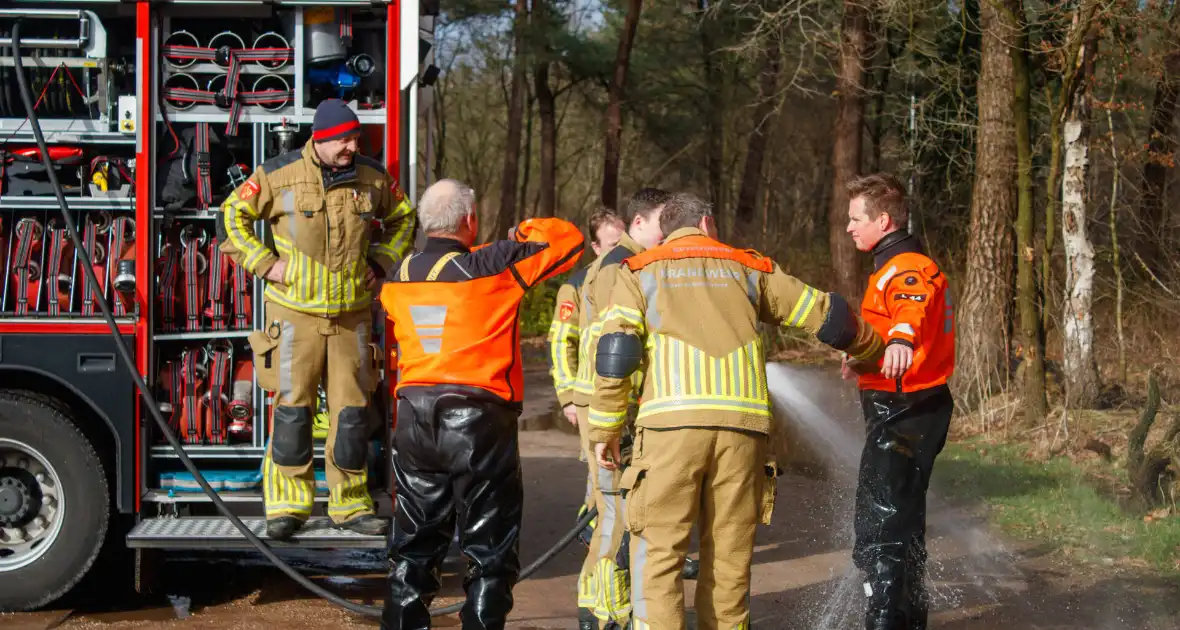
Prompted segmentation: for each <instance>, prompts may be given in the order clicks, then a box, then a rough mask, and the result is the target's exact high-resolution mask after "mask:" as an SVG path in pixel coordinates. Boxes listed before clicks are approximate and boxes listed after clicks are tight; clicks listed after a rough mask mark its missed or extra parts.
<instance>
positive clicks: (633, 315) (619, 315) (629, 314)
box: [599, 305, 644, 332]
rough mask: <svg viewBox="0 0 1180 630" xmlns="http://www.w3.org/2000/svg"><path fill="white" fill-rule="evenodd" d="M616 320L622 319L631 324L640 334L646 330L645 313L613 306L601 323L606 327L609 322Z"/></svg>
mask: <svg viewBox="0 0 1180 630" xmlns="http://www.w3.org/2000/svg"><path fill="white" fill-rule="evenodd" d="M614 319H621V320H623V321H625V322H627V323H629V324H633V325H634V326H635V327H636V328H638V329H639V330H640V332H643V330H644V325H643V313H640V312H639V311H638V310H636V309H633V308H631V307H629V306H619V305H615V306H612V307H611V308H610V309H608V310H606V311H605V312H604V313H603V314H602V317H600V318H599V321H601V322H602V324H601V326H602V327H605V325H606V324H607V323H608V322H610V321H611V320H614Z"/></svg>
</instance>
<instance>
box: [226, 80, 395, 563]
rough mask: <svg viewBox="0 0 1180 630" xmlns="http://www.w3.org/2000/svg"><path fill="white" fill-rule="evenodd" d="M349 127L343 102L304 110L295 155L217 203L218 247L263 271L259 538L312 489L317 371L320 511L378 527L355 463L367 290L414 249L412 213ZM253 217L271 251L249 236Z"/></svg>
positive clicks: (368, 317) (363, 447)
mask: <svg viewBox="0 0 1180 630" xmlns="http://www.w3.org/2000/svg"><path fill="white" fill-rule="evenodd" d="M360 128H361V126H360V122H359V121H358V120H357V117H356V114H355V113H353V112H352V110H351V109H350V108H349V107H348V106H347V105H346V104H345V103H344V102H343V101H340V100H336V99H330V100H326V101H324V102H323V103H321V104H320V105H319V107H318V108H317V109H316V113H315V118H314V122H313V125H312V139H311V140H310V141H308V142H307V144H306V145H305V146H304V147H303V149H302V150H301V151H292V152H290V153H285V154H283V155H279V156H278V157H275V158H272V159H270V160H268V161H266V162H264V163H263V164H262V165H261V166H259V167H258V168H257V169H256V170H255V171H254V174H253V175H251V176H250V178H249V179H248V180H247V181H246V182H245V183H244V184H242V185H241V186H240V187H238V189H237V190H235V191H234V192H233V193H231V194H230V195H229V197H228V198H227V199H226V200H225V203H224V204H223V205H222V208H221V210H222V222H223V226H224V228H225V231H226V234H227V236H228V238H227V239H226V240H225V242H224V243H222V245H221V251H222V252H224V253H225V254H226V255H227V256H229V257H230V258H232V259H233V260H234V262H236V263H237V264H239V265H241V266H242V267H244V268H245V269H246V271H247V272H249V273H251V274H253V275H255V276H259V277H262V278H265V279H266V280H268V284H267V287H266V292H265V294H264V298H265V304H266V320H265V325H264V326H263V329H262V330H260V331H257V332H255V333H254V334H252V335H251V336H250V346H251V348H252V349H253V351H254V371H255V374H256V376H257V379H258V384H259V386H260V387H262V388H263V389H265V390H267V391H271V392H275V408H274V420H273V428H272V430H271V433H270V442H269V444H268V448H267V451H266V459H265V461H264V464H263V495H264V498H265V501H266V519H267V535H268V536H269V537H270V538H274V539H279V540H281V539H285V538H289V537H290V536H291V535H293V534H294V533H295V532H296V531H297V530H298V529H299V528H300V527H301V526H302V525H303V523H304V522H305V521H306V520H307V519H308V517H309V516H310V515H311V511H312V505H313V500H314V498H315V477H314V470H313V464H312V461H313V441H312V418H313V416H314V415H315V404H316V394H317V388H318V387H319V385H320V383H321V382H323V381H325V380H326V383H325V392H326V394H327V399H328V412H329V414H330V420H329V422H330V424H329V429H328V438H327V442H326V443H325V457H324V460H325V467H326V471H325V474H326V475H327V481H328V487H329V500H328V516H329V517H331V519H332V521H333V522H334V523H335V524H337V525H338V526H341V527H347V528H349V529H352V530H354V531H357V532H360V533H365V534H382V533H384V532H385V530H386V529H387V527H388V526H387V523H386V521H385V520H384V519H381V518H378V517H377V516H376V515H375V512H374V508H373V500H372V498H371V497H370V496H369V491H368V487H367V485H368V474H367V472H366V461H367V452H368V451H367V438H368V436H369V433H370V432H371V430H372V424H371V423H370V420H369V416H370V414H369V410H368V405H369V398H370V395H371V394H372V393H373V392H374V391H375V390H376V388H377V373H376V369H375V360H374V355H373V351H372V349H371V348H370V342H371V341H372V313H371V306H372V304H373V289H374V288H376V286H377V283H378V281H379V280H380V278H382V277H385V276H388V274H389V272H390V270H391V269H392V268H393V265H395V264H397V263H398V262H400V261H401V259H402V257H404V256H405V255H406V254H407V253H408V252H409V251H410V249H411V248H412V247H413V239H414V230H415V229H416V226H417V215H416V214H415V212H414V211H413V209H412V208H411V207H410V205H409V203H407V202H406V200H405V198H404V195H402V193H401V190H400V189H399V188H398V187H397V183H396V180H395V179H394V178H393V177H392V176H390V175H389V173H387V172H386V171H385V169H384V168H383V167H382V166H381V164H380V163H378V162H376V161H375V160H371V159H368V158H366V157H364V156H361V155H357V154H356V151H357V148H358V147H357V144H358V139H359V137H360ZM259 220H262V221H266V222H267V223H269V224H270V230H271V233H272V235H273V238H274V247H273V249H272V248H271V247H269V246H267V244H266V243H264V242H263V240H262V239H261V238H260V237H259V236H258V234H256V233H255V232H254V224H255V222H256V221H259Z"/></svg>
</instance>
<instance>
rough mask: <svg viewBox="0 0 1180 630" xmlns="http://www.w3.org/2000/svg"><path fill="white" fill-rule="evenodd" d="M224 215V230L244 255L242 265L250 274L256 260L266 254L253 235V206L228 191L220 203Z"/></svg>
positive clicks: (264, 246)
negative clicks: (226, 196) (223, 200)
mask: <svg viewBox="0 0 1180 630" xmlns="http://www.w3.org/2000/svg"><path fill="white" fill-rule="evenodd" d="M221 210H222V213H223V214H224V215H225V217H224V219H223V221H224V222H225V232H226V235H227V236H228V237H229V241H230V243H233V246H234V247H236V248H237V249H238V251H240V252H242V253H243V254H244V255H245V259H244V261H243V263H242V266H243V267H245V268H246V271H249V272H250V273H251V274H254V273H255V269H256V266H257V264H258V262H259V261H260V260H261V259H262V258H263V256H265V255H266V245H264V244H263V243H262V241H261V240H259V239H258V237H257V236H255V235H254V229H253V226H252V225H251V224H252V223H254V222H255V221H257V220H258V215H257V214H255V213H254V210H253V208H251V207H250V206H249V204H247V203H246V202H244V201H241V200H240V199H239V198H238V193H237V191H234V192H232V193H230V195H229V197H228V198H226V200H225V203H223V204H221Z"/></svg>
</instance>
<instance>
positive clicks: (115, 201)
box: [0, 195, 135, 212]
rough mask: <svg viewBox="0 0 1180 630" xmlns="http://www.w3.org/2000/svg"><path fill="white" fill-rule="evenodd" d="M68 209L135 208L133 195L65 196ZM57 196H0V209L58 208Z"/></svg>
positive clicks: (128, 210) (129, 210)
mask: <svg viewBox="0 0 1180 630" xmlns="http://www.w3.org/2000/svg"><path fill="white" fill-rule="evenodd" d="M66 205H67V206H69V209H70V210H121V211H126V212H131V211H133V210H135V198H134V197H66ZM59 209H60V207H59V206H58V205H57V197H41V196H19V197H18V196H15V195H5V196H0V210H11V211H16V210H59Z"/></svg>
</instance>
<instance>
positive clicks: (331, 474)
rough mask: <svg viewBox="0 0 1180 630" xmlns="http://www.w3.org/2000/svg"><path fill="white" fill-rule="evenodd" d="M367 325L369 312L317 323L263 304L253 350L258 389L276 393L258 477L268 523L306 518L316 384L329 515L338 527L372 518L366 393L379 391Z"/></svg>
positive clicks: (311, 497)
mask: <svg viewBox="0 0 1180 630" xmlns="http://www.w3.org/2000/svg"><path fill="white" fill-rule="evenodd" d="M371 319H372V317H371V314H370V311H369V309H360V310H357V311H352V312H346V313H342V314H340V315H339V316H337V317H321V316H316V315H307V314H304V313H300V312H298V311H294V310H291V309H289V308H286V307H283V306H280V305H278V304H275V303H273V302H270V301H267V303H266V325H265V327H264V329H263V330H262V331H258V332H255V333H254V334H253V335H252V336H251V337H250V344H251V346H252V348H253V350H254V369H255V374H256V375H257V378H258V383H259V385H260V386H261V387H262V388H263V389H265V390H267V391H271V392H274V393H275V401H274V405H275V407H274V415H273V419H272V427H271V433H270V441H269V444H268V445H267V450H266V459H265V461H264V463H263V477H262V483H263V495H264V497H265V500H266V517H267V518H268V519H271V518H276V517H280V516H294V517H296V518H299V519H301V520H306V519H307V518H308V517H309V516H310V515H311V510H312V506H313V503H314V499H315V473H314V468H313V457H312V455H313V442H312V418H313V417H314V416H315V412H316V409H315V407H316V396H317V388H318V387H319V385H320V384H321V382H322V383H323V385H324V392H325V393H326V394H327V402H328V414H329V418H330V420H329V422H330V424H329V427H328V437H327V441H326V442H325V444H324V449H325V458H324V459H325V464H326V466H325V468H326V470H325V474H326V476H327V481H328V489H329V499H328V516H329V517H331V519H332V521H333V522H336V523H343V522H345V521H348V520H351V519H353V518H356V517H359V516H363V515H366V514H373V513H374V509H373V500H372V498H371V497H370V496H369V491H368V488H367V483H368V474H367V472H366V470H365V468H366V461H367V452H368V437H369V434H370V433H371V432H372V428H373V427H372V426H371V424H370V416H369V409H368V405H369V395H370V394H371V393H372V392H373V390H374V388H375V387H376V370H375V366H374V356H373V351H372V348H371V347H370V345H369V341H370V337H371V325H370V324H371Z"/></svg>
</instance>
